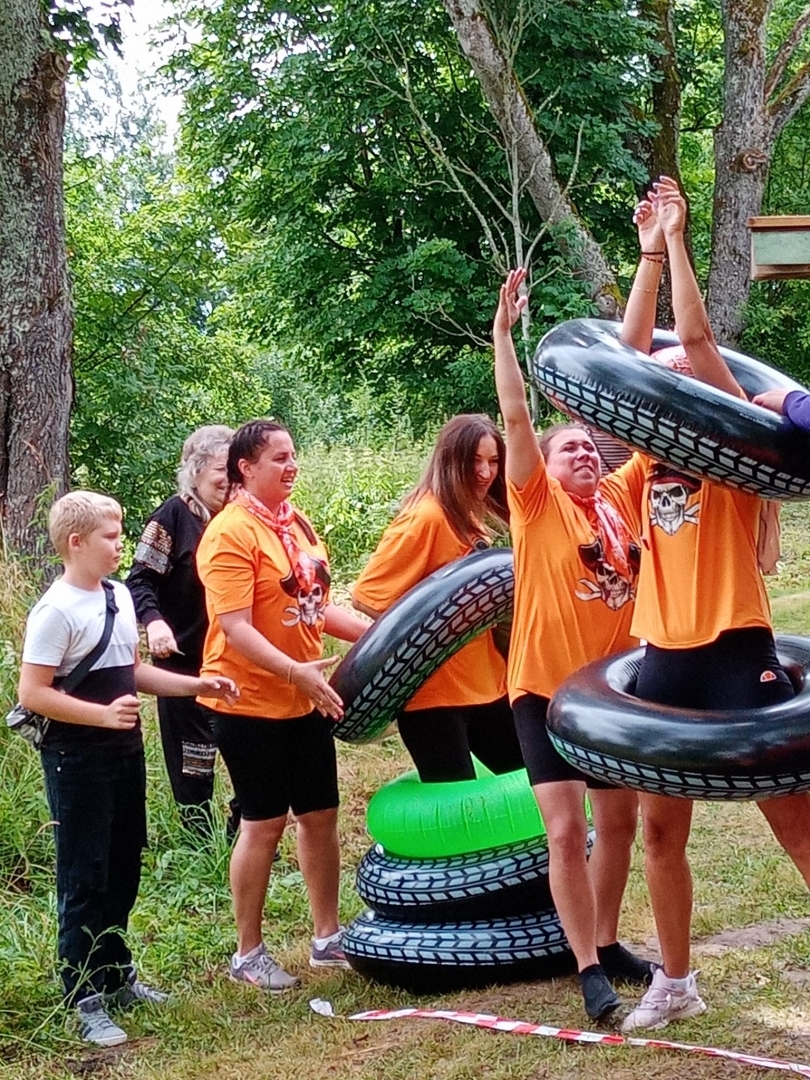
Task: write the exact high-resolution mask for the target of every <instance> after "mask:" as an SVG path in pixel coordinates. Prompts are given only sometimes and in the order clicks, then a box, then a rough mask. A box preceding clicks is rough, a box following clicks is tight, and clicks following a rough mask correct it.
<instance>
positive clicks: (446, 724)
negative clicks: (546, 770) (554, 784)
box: [398, 697, 523, 784]
mask: <svg viewBox="0 0 810 1080" xmlns="http://www.w3.org/2000/svg"><path fill="white" fill-rule="evenodd" d="M398 721H399V733H400V735H401V736H402V741H403V742H404V743H405V745H406V747H407V748H408V752H409V753H410V755H411V757H412V758H413V763H414V765H415V766H416V768H417V770H418V772H419V779H420V780H421V781H422V782H423V783H426V784H438V783H442V782H444V781H448V780H474V779H475V769H474V768H473V763H472V758H471V756H470V755H471V754H475V756H476V757H477V758H478V760H479V761H480V762H482V764H484V765H486V767H487V768H488V769H491V770H492V772H494V773H498V774H500V773H507V772H514V771H515V770H516V769H522V768H523V755H522V754H521V752H520V743H519V742H518V737H517V734H516V732H515V721H514V718H513V716H512V710H511V709H510V708H509V700H508V698H506V697H502V698H498V700H497V701H491V702H489V703H488V704H486V705H459V706H457V707H454V706H445V707H444V708H439V709H415V710H414V711H413V712H402V713H400V714H399V717H398Z"/></svg>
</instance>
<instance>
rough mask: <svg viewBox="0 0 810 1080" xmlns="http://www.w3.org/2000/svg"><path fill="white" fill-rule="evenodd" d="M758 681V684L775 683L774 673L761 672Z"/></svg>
mask: <svg viewBox="0 0 810 1080" xmlns="http://www.w3.org/2000/svg"><path fill="white" fill-rule="evenodd" d="M759 681H760V682H775V681H776V672H775V671H763V672H762V674H761V675H760V677H759Z"/></svg>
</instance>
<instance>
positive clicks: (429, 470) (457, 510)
mask: <svg viewBox="0 0 810 1080" xmlns="http://www.w3.org/2000/svg"><path fill="white" fill-rule="evenodd" d="M487 435H491V436H492V438H493V439H494V440H495V445H496V446H497V448H498V475H497V476H496V477H495V479H494V480H493V482H492V486H491V487H490V489H489V491H488V492H487V496H486V498H485V499H484V502H483V515H482V503H481V500H480V499H478V498H476V495H475V455H476V452H477V451H478V444H479V443H480V442H481V439H483V438H484V437H485V436H487ZM505 468H506V446H505V444H504V441H503V436H502V435H501V433H500V431H498V429H497V427H496V426H495V424H493V422H492V421H491V420H490V418H489V417H488V416H485V415H483V414H482V413H462V415H461V416H454V417H453V419H452V420H448V421H447V423H446V424H445V425H444V427H443V428H442V429H441V431H440V432H439V436H438V438H437V439H436V445H435V447H434V448H433V453H432V454H431V456H430V461H429V462H428V463H427V467H426V468H425V472H424V474H423V476H422V479H421V480H420V481H419V483H418V485H417V486H416V487H415V488H414V489H413V491H412V492H411V493H410V494H409V495H407V496H406V497H405V499H404V500H403V503H402V505H403V508H407V507H409V506H413V504H414V503H416V502H418V500H419V499H421V498H422V496H423V495H427V494H428V493H430V494H432V495H433V497H434V498H435V499H436V501H437V502H438V504H439V506H441V508H442V510H444V512H445V514H446V515H447V519H448V521H449V522H450V527H451V528H452V530H453V532H454V533H455V534H456V535H457V536H458V537H459V539H461V540H463V541H464V542H465V543H468V544H470V545H471V546H474V545H475V542H476V541H477V540H478V541H480V540H484V541H487V540H491V539H492V538H493V536H494V535H495V534H496V533H499V532H504V531H505V530H506V527H507V524H508V522H509V508H508V506H507V503H506V480H505ZM482 517H483V520H482Z"/></svg>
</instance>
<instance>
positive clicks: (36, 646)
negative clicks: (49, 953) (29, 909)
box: [19, 491, 238, 1046]
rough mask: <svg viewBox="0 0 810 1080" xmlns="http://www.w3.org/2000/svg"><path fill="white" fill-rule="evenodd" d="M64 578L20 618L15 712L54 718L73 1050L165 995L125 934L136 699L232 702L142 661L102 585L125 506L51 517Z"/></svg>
mask: <svg viewBox="0 0 810 1080" xmlns="http://www.w3.org/2000/svg"><path fill="white" fill-rule="evenodd" d="M49 532H50V536H51V541H52V543H53V545H54V547H55V548H56V550H57V552H58V553H59V555H60V556H61V559H62V561H63V563H64V572H63V574H62V576H61V577H60V578H58V579H57V580H56V581H55V582H54V583H53V585H51V587H50V588H49V589H48V591H47V592H46V593H45V595H44V596H43V597H42V598H41V599H40V600H39V601H38V602H37V604H36V605H35V606H34V608H33V609H32V611H31V613H30V615H29V616H28V622H27V625H26V633H25V644H24V646H23V663H22V671H21V674H20V686H19V697H20V702H21V703H22V704H23V705H24V706H26V707H27V708H29V709H32V710H33V711H34V712H38V713H40V714H42V715H43V716H47V717H50V719H51V724H50V726H49V728H48V732H47V734H46V736H45V740H44V742H43V744H42V749H41V758H42V768H43V771H44V774H45V788H46V792H47V796H48V803H49V806H50V810H51V816H52V818H53V820H54V823H55V828H54V836H55V841H56V893H57V901H58V918H59V957H60V959H61V961H62V964H63V970H62V981H63V986H64V993H65V1000H66V1003H67V1004H69V1005H72V1006H74V1007H75V1009H76V1011H77V1012H78V1015H79V1019H80V1024H81V1035H82V1038H83V1039H85V1041H87V1042H91V1043H95V1044H96V1045H99V1046H114V1045H116V1044H118V1043H122V1042H125V1041H126V1037H127V1036H126V1033H125V1032H124V1031H123V1030H122V1029H121V1028H120V1027H119V1026H118V1025H117V1024H116V1023H114V1022H113V1021H112V1020H111V1019H110V1017H109V1016H108V1014H107V1011H106V1005H107V1004H109V1003H111V1002H112V1003H118V1004H121V1005H129V1004H132V1003H134V1002H135V1001H139V1000H140V1001H151V1002H153V1003H158V1002H161V1001H164V1000H165V999H166V995H165V994H161V993H160V992H158V991H156V990H151V989H150V988H149V987H147V986H145V985H144V984H143V983H141V982H140V980H139V979H137V977H136V972H135V967H134V966H133V963H132V955H131V953H130V951H129V949H128V948H127V945H126V942H125V940H124V937H123V933H124V931H125V930H126V927H127V921H128V919H129V913H130V911H131V910H132V907H133V905H134V903H135V898H136V896H137V893H138V885H139V882H140V867H141V851H142V849H143V847H144V846H145V844H146V774H145V768H144V757H143V740H142V737H141V723H140V716H139V704H140V703H139V701H138V698H137V697H136V692H137V691H139V690H140V691H143V692H145V693H148V694H162V695H165V696H167V697H185V696H194V695H197V694H201V693H204V694H205V695H206V696H211V695H212V694H213V695H214V696H216V697H234V698H235V697H237V696H238V691H237V690H236V687H235V686H234V685H233V683H232V682H231V681H230V680H229V679H222V678H218V679H199V678H191V677H189V676H185V675H177V674H175V673H173V672H169V671H159V670H158V669H156V668H153V667H150V666H149V665H146V664H142V663H141V662H140V660H139V658H138V630H137V626H136V622H135V612H134V610H133V606H132V600H131V598H130V595H129V592H128V591H127V589H126V588H125V587H124V586H123V585H121V584H120V583H119V582H117V581H113V582H109V581H106V580H105V579H106V578H107V576H108V575H109V574H113V573H115V571H116V570H117V569H118V564H119V563H120V561H121V550H122V543H121V507H120V506H119V504H118V503H117V502H116V501H115V500H114V499H111V498H109V497H108V496H106V495H98V494H96V493H95V492H92V491H73V492H70V493H69V494H68V495H65V496H63V497H62V498H61V499H58V500H57V501H56V502H55V503H54V505H53V507H52V508H51V513H50V519H49ZM108 605H112V606H113V609H114V611H115V620H114V622H113V628H112V635H111V637H110V640H109V644H108V645H107V647H106V649H105V651H104V652H103V654H102V655H101V656H100V658H99V659H98V660H97V661H96V662H95V664H94V665H93V667H92V669H91V671H90V673H89V674H88V675H87V676H86V677H85V678H84V679H83V681H82V682H81V684H80V685H79V686H78V687H77V688H76V689H75V690H74V691H73V692H72V693H71V694H65V693H62V692H60V691H59V690H58V689H57V686H56V685H55V680H57V681H58V680H59V679H61V678H63V677H64V676H66V675H67V674H69V673H70V672H71V671H72V670H73V669H74V668H75V667H76V666H77V665H78V664H79V663H80V662H81V661H82V660H83V659H84V657H85V656H87V655H88V654H89V653H90V652H91V651H92V650H93V649H94V648H95V647H96V645H97V644H98V643H99V641H100V639H101V637H102V632H103V629H104V624H105V617H106V611H107V607H108Z"/></svg>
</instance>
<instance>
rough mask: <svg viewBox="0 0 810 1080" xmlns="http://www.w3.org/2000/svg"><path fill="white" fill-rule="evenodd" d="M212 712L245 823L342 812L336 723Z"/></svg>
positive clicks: (311, 715)
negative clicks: (339, 807)
mask: <svg viewBox="0 0 810 1080" xmlns="http://www.w3.org/2000/svg"><path fill="white" fill-rule="evenodd" d="M207 712H208V714H209V716H210V717H211V725H212V727H213V730H214V737H215V738H216V741H217V746H218V748H219V752H220V753H221V754H222V760H223V761H224V762H225V764H226V766H227V768H228V772H229V774H230V777H231V783H232V784H233V790H234V795H235V796H236V799H237V801H238V803H239V806H240V808H241V811H242V817H243V818H244V819H245V821H269V820H270V819H271V818H277V817H284V816H285V815H286V813H287V811H288V810H292V812H293V813H294V814H295V815H296V816H297V817H300V816H301V814H309V813H311V812H312V811H313V810H333V809H335V808H336V807H337V805H338V803H339V801H340V800H339V798H338V780H337V757H336V755H335V740H334V739H333V737H332V728H333V727H334V721H332V720H330V719H328V718H326V717H323V716H321V714H320V713H319V712H311V713H309V714H308V715H307V716H296V717H293V718H292V719H290V720H272V719H267V720H265V719H263V718H261V717H256V716H234V715H233V714H232V713H218V712H214V711H213V709H208V710H207Z"/></svg>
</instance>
